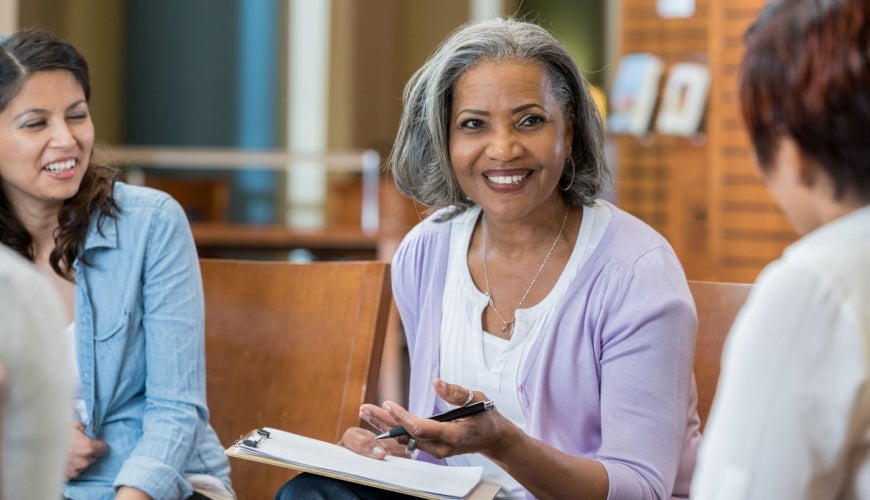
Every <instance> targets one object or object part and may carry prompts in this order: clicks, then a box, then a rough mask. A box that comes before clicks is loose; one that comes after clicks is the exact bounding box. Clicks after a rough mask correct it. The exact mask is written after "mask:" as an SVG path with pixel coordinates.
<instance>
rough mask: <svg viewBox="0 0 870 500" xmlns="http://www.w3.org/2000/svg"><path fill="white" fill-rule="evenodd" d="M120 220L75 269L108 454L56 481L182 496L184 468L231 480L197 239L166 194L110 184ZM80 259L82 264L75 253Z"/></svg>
mask: <svg viewBox="0 0 870 500" xmlns="http://www.w3.org/2000/svg"><path fill="white" fill-rule="evenodd" d="M114 195H115V200H116V202H117V203H118V205H119V206H120V208H121V213H120V215H119V216H118V217H117V218H116V219H108V218H106V219H104V220H103V223H102V232H100V231H98V229H97V227H96V219H93V220H92V221H91V227H90V230H89V233H88V236H87V238H86V241H85V244H84V248H83V251H82V255H81V256H80V258H79V259H78V260H77V261H76V262H75V263H74V269H75V278H76V292H75V293H76V295H75V329H76V354H77V358H78V364H79V371H80V374H81V381H82V393H83V397H84V400H85V404H86V406H87V410H88V415H89V416H90V421H89V422H87V428H86V432H87V434H88V435H90V436H91V437H94V436H96V437H99V438H100V439H103V440H104V441H105V442H106V444H107V445H108V448H109V452H108V454H107V455H105V456H103V457H102V458H100V459H99V460H97V461H96V462H94V463H93V464H92V465H91V466H90V467H89V468H88V469H86V470H85V471H84V472H83V473H82V474H81V475H80V476H79V477H77V478H75V479H73V480H72V481H70V482H69V483H68V484H67V485H66V486H65V487H64V495H65V496H66V497H67V498H72V499H87V500H94V499H103V498H106V499H111V498H113V497H114V494H115V488H117V487H120V486H133V487H135V488H138V489H140V490H142V491H144V492H146V493H148V494H149V495H150V496H151V497H152V498H155V499H175V498H186V497H188V496H190V495H191V494H192V493H193V491H192V489H191V488H190V486H189V485H188V483H187V482H186V481H185V480H184V476H186V475H189V474H208V475H211V476H215V477H217V478H219V479H220V480H221V481H222V482H223V483H224V484H226V485H227V486H229V481H230V480H229V464H228V462H227V459H226V456H225V455H224V453H223V447H222V446H221V444H220V443H219V441H218V439H217V436H216V434H215V433H214V430H213V429H212V428H211V426H210V425H209V424H208V409H207V408H206V396H205V341H204V330H205V319H204V305H203V294H202V279H201V277H200V272H199V263H198V260H197V253H196V247H195V246H194V243H193V237H192V235H191V232H190V226H189V225H188V222H187V218H186V216H185V214H184V211H183V210H182V208H181V206H180V205H179V204H178V203H177V202H176V201H175V200H173V199H172V198H171V197H170V196H169V195H167V194H165V193H162V192H159V191H156V190H153V189H148V188H143V187H137V186H130V185H126V184H123V183H120V182H119V183H116V184H115V188H114ZM82 260H84V261H85V262H87V264H84V263H83V262H82Z"/></svg>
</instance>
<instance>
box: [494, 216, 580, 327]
mask: <svg viewBox="0 0 870 500" xmlns="http://www.w3.org/2000/svg"><path fill="white" fill-rule="evenodd" d="M570 212H571V205H568V210H566V211H565V217H564V218H563V219H562V227H560V228H559V232H558V233H557V234H556V239H554V240H553V244H552V245H550V249H549V250H547V255H545V256H544V261H543V262H541V265H540V267H538V272H536V273H535V277H534V278H532V282H531V283H529V286H528V288H526V291H525V292H524V293H523V296H522V298H520V301H519V302H517V306H516V307H515V308H514V317H513V318H512V319H511V320H510V321H507V320H505V319H504V316H502V315H501V313H500V312H498V309H497V308H496V307H495V301H494V300H493V299H492V293H491V292H490V289H489V274H487V272H486V224H482V226H483V280H484V283H485V284H486V291H485V292H483V293H484V295H486V297H487V298H488V299H489V307H491V308H492V310H493V311H494V312H495V315H496V316H498V319H500V320H501V323H502V326H501V333H502V334H504V335H507V338H509V339H510V338H511V337H513V335H514V325H516V321H517V318H516V310H517V309H519V308H520V306H521V305H523V302H524V301H525V300H526V297H528V295H529V292H530V291H532V287H533V286H535V282H536V281H538V277H539V276H540V275H541V271H543V270H544V266H546V265H547V261H549V260H550V256H551V255H553V250H555V249H556V244H557V243H559V238H561V237H562V231H564V230H565V223H566V222H568V214H569V213H570Z"/></svg>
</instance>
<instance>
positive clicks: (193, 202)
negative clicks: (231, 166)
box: [145, 175, 231, 222]
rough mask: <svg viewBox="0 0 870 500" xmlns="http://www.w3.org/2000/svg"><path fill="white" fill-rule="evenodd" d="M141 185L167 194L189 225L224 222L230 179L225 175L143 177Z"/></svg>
mask: <svg viewBox="0 0 870 500" xmlns="http://www.w3.org/2000/svg"><path fill="white" fill-rule="evenodd" d="M145 185H146V186H148V187H153V188H155V189H159V190H160V191H164V192H166V193H169V194H170V195H171V196H172V197H173V198H175V201H177V202H178V203H179V204H180V205H181V207H182V208H184V212H185V213H186V214H187V218H188V219H190V221H191V222H226V221H227V217H228V215H229V208H230V187H231V186H230V180H229V179H228V178H227V177H226V176H217V175H215V176H190V175H147V176H145Z"/></svg>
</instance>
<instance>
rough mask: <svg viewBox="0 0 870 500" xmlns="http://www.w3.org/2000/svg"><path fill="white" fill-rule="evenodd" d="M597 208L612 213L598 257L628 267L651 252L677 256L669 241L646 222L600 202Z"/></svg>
mask: <svg viewBox="0 0 870 500" xmlns="http://www.w3.org/2000/svg"><path fill="white" fill-rule="evenodd" d="M596 207H597V208H596V209H598V210H602V209H606V210H609V212H610V221H609V223H608V227H607V229H606V230H605V231H604V235H603V236H602V238H601V242H600V244H599V248H598V251H597V252H596V253H599V254H600V255H607V256H608V257H609V258H610V259H618V260H622V261H625V262H626V263H633V262H636V261H637V260H638V259H640V258H642V257H644V256H645V255H648V254H650V253H651V252H660V253H664V254H670V255H675V253H674V250H673V248H672V247H671V245H670V243H668V240H667V239H666V238H665V237H664V236H662V235H661V233H659V232H658V231H656V230H655V229H654V228H653V227H652V226H650V225H649V224H647V223H646V222H644V221H642V220H640V219H639V218H637V217H636V216H634V215H632V214H630V213H629V212H626V211H625V210H623V209H621V208H619V207H617V206H616V205H613V204H611V203H609V202H605V201H599V202H598V204H597V205H596Z"/></svg>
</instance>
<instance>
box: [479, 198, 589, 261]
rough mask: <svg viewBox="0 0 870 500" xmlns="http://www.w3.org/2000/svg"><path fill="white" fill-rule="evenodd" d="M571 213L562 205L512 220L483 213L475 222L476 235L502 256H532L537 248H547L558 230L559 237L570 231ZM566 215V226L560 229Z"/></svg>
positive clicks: (568, 207)
mask: <svg viewBox="0 0 870 500" xmlns="http://www.w3.org/2000/svg"><path fill="white" fill-rule="evenodd" d="M571 213H572V210H571V207H570V206H569V205H568V204H567V203H565V202H560V203H559V204H552V205H551V206H548V207H546V208H545V207H541V208H540V209H538V210H537V211H535V212H534V213H532V214H528V216H526V217H524V218H522V219H515V220H510V219H502V218H499V217H498V216H497V215H494V214H489V213H487V212H485V211H484V212H483V213H482V216H481V218H480V222H479V228H480V229H481V231H480V236H481V237H482V238H486V241H483V242H482V243H483V244H485V245H486V247H487V248H488V249H489V251H490V252H497V253H499V254H502V255H506V256H518V255H523V254H528V253H534V252H535V250H537V249H540V248H542V247H549V246H550V244H551V243H552V241H553V238H554V237H555V236H556V234H557V233H558V232H559V230H560V229H562V232H563V235H564V234H565V233H570V232H571V231H572V227H573V226H574V225H575V224H574V222H575V221H574V220H573V219H574V217H571ZM566 214H568V215H567V217H568V219H569V223H568V224H566V225H565V227H564V228H562V226H563V221H564V220H565V217H566Z"/></svg>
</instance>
